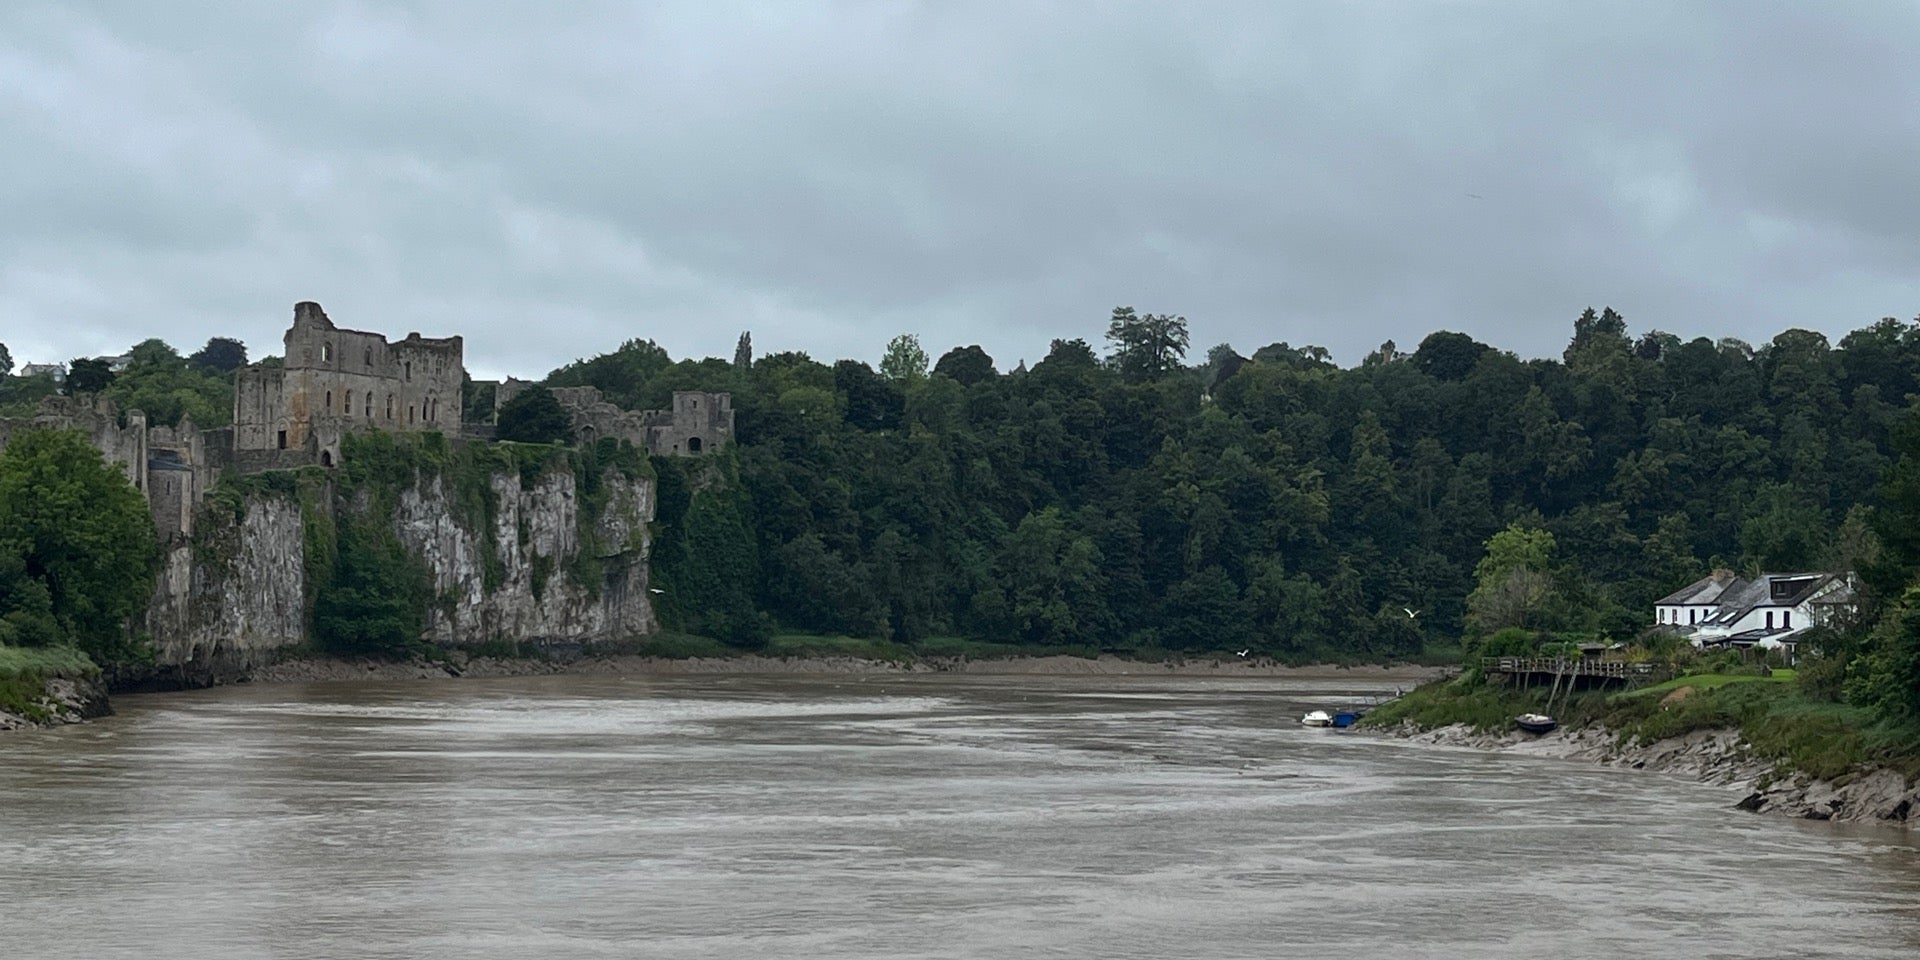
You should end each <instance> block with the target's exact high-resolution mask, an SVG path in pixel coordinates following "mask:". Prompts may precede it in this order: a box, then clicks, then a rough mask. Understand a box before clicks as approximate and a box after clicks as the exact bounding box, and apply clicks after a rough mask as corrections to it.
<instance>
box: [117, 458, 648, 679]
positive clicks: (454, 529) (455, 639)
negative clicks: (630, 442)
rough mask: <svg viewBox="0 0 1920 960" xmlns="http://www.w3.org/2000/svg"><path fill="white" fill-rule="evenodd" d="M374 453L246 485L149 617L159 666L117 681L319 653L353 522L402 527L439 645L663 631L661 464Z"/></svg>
mask: <svg viewBox="0 0 1920 960" xmlns="http://www.w3.org/2000/svg"><path fill="white" fill-rule="evenodd" d="M373 442H374V443H375V444H376V445H375V446H374V447H373V448H370V449H366V450H362V451H361V453H362V454H363V455H364V456H366V457H367V458H368V460H369V461H372V462H373V464H374V466H373V467H371V468H368V469H363V470H358V471H356V470H354V469H352V461H349V468H348V469H343V470H338V471H328V470H323V469H320V468H306V469H303V470H300V471H283V472H279V473H271V474H261V475H256V476H250V477H244V478H229V479H228V481H227V482H226V483H225V485H224V486H223V487H222V488H221V489H220V490H219V491H217V492H216V495H214V496H213V497H210V498H209V499H208V502H207V504H206V505H205V507H204V508H203V513H202V514H201V516H200V517H199V519H198V522H197V524H196V528H195V532H194V534H193V536H192V538H191V539H190V540H180V541H176V542H174V543H173V544H171V545H169V548H168V550H167V551H166V554H165V558H164V563H163V567H162V570H161V573H160V577H159V584H158V589H157V590H156V592H155V597H154V601H153V605H152V607H151V608H150V610H149V613H148V617H147V622H146V627H147V632H148V635H149V638H150V642H151V649H152V651H153V663H152V666H151V669H147V670H138V671H133V672H132V673H130V674H126V675H122V676H119V677H116V678H115V679H116V681H117V682H119V683H120V684H121V685H123V686H124V685H140V684H143V683H145V684H156V685H158V684H165V685H172V684H204V683H218V682H223V681H227V680H233V679H238V678H242V677H245V676H246V675H247V674H248V673H249V672H250V671H251V669H252V668H254V667H257V666H259V665H261V664H263V663H268V662H272V661H273V660H275V659H279V658H280V657H282V656H284V655H285V654H287V653H288V652H290V651H294V650H311V649H313V648H314V647H315V646H316V643H315V639H316V638H315V637H314V635H313V632H312V623H313V617H312V614H313V610H314V603H315V599H316V594H317V593H319V592H320V591H324V590H326V589H328V585H327V584H328V574H327V570H328V567H327V566H326V565H327V563H328V562H329V559H328V558H329V557H330V556H331V555H332V553H333V551H334V550H335V549H336V547H337V540H336V538H337V537H338V536H339V535H340V534H339V531H340V529H341V527H342V526H343V525H345V524H347V523H367V522H370V523H373V524H375V525H377V526H381V527H384V528H387V529H390V530H391V533H392V535H393V537H394V538H395V539H397V541H398V543H399V545H400V547H401V548H403V549H404V551H405V553H406V554H407V555H408V557H409V558H410V559H411V560H412V561H413V562H415V563H417V565H418V568H419V569H420V571H421V574H422V579H423V580H424V581H425V582H428V583H430V584H431V598H430V599H428V600H426V601H423V602H424V603H425V610H424V623H425V630H424V634H423V636H422V639H423V640H425V641H426V642H428V643H431V644H435V645H438V646H442V647H471V646H478V645H482V644H488V643H493V642H499V641H506V642H513V643H532V644H536V645H572V644H581V643H604V642H609V641H620V640H627V639H630V638H633V637H636V636H640V635H644V634H648V633H652V632H654V631H655V630H656V629H657V626H656V621H655V617H654V611H653V606H652V603H651V599H650V597H649V595H648V590H647V584H648V576H647V570H648V558H649V554H650V547H651V540H650V533H649V527H648V524H649V522H650V521H652V519H653V515H654V481H653V478H652V476H651V471H650V470H649V469H648V468H647V466H646V460H645V458H644V457H639V456H636V455H634V454H633V452H632V451H631V450H630V448H620V450H618V451H616V452H618V453H620V454H621V456H619V457H618V458H616V459H615V460H614V461H613V462H608V461H607V460H605V459H604V458H597V457H596V455H595V454H594V453H593V452H592V451H562V450H559V448H551V449H522V450H516V451H506V452H502V451H500V450H496V449H494V448H492V447H491V446H476V447H475V448H473V449H472V450H467V449H462V450H459V451H450V450H448V449H447V448H446V447H445V446H437V447H428V448H427V449H426V451H425V453H424V454H423V453H422V451H421V450H419V449H409V448H406V447H405V446H401V447H397V448H396V447H395V446H393V445H392V442H391V441H388V440H378V441H373ZM608 443H611V441H608ZM609 449H612V448H609ZM602 453H603V454H605V451H602Z"/></svg>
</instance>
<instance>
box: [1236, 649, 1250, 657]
mask: <svg viewBox="0 0 1920 960" xmlns="http://www.w3.org/2000/svg"><path fill="white" fill-rule="evenodd" d="M1252 652H1253V648H1252V647H1248V648H1246V649H1245V650H1242V651H1240V652H1239V653H1238V654H1237V656H1242V657H1244V656H1246V655H1247V654H1249V653H1252Z"/></svg>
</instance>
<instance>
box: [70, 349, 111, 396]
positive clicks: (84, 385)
mask: <svg viewBox="0 0 1920 960" xmlns="http://www.w3.org/2000/svg"><path fill="white" fill-rule="evenodd" d="M113 379H114V373H113V367H112V365H110V364H108V363H107V361H105V360H103V359H101V358H99V357H80V358H78V359H75V360H74V361H73V362H72V363H69V364H67V392H69V393H100V392H101V391H103V390H105V389H107V388H108V387H110V386H112V385H113Z"/></svg>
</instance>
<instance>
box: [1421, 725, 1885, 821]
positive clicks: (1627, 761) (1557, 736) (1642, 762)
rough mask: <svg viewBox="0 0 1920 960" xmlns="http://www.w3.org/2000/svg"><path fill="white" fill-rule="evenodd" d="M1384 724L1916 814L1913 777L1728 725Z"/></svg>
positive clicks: (1845, 814) (1815, 808)
mask: <svg viewBox="0 0 1920 960" xmlns="http://www.w3.org/2000/svg"><path fill="white" fill-rule="evenodd" d="M1384 732H1385V733H1387V734H1389V735H1393V736H1400V737H1404V738H1406V739H1408V740H1412V741H1414V742H1417V743H1429V744H1438V745H1445V746H1454V747H1472V748H1476V749H1482V750H1500V751H1505V752H1509V753H1517V754H1527V755H1532V756H1540V757H1557V758H1562V759H1568V760H1585V761H1590V762H1593V763H1600V764H1605V765H1608V766H1616V767H1631V768H1634V769H1638V770H1650V771H1654V772H1658V773H1664V774H1669V775H1674V776H1682V777H1688V778H1691V779H1694V780H1698V781H1701V782H1703V783H1711V784H1718V785H1723V786H1729V787H1735V788H1738V789H1736V790H1735V791H1734V793H1737V794H1738V795H1739V796H1738V798H1737V799H1736V800H1735V801H1734V805H1735V806H1736V807H1738V808H1740V809H1742V810H1749V811H1752V812H1755V813H1765V814H1772V815H1776V816H1784V817H1797V818H1801V819H1806V820H1834V821H1841V822H1850V823H1882V824H1895V825H1907V824H1909V823H1910V822H1911V821H1912V820H1915V819H1920V817H1916V814H1920V784H1916V783H1914V782H1912V781H1910V780H1908V778H1907V777H1906V776H1905V775H1904V774H1902V773H1900V772H1899V771H1896V770H1888V769H1876V770H1868V771H1859V772H1856V773H1853V774H1849V775H1847V776H1843V777H1838V778H1835V779H1833V780H1823V779H1819V778H1816V777H1812V776H1808V775H1807V774H1804V773H1799V772H1796V771H1782V770H1780V769H1778V766H1777V765H1776V764H1775V763H1774V762H1773V761H1770V760H1766V759H1763V758H1758V757H1755V756H1753V755H1752V752H1751V751H1750V750H1749V749H1748V748H1747V745H1746V743H1745V742H1744V741H1743V740H1742V739H1741V738H1740V735H1739V734H1738V733H1737V732H1736V731H1732V730H1699V731H1695V732H1693V733H1689V734H1686V735H1684V736H1679V737H1670V738H1668V739H1664V740H1655V741H1653V742H1651V743H1641V742H1639V741H1637V740H1633V739H1631V738H1625V739H1623V738H1621V737H1620V736H1619V735H1617V734H1615V733H1614V732H1613V731H1611V730H1607V729H1605V728H1603V727H1587V728H1584V729H1579V730H1566V729H1560V730H1555V731H1553V732H1552V733H1548V734H1544V735H1540V736H1534V735H1532V734H1527V733H1522V732H1520V731H1517V730H1514V731H1507V732H1503V733H1478V732H1475V731H1474V730H1473V729H1472V728H1471V727H1469V726H1467V725H1466V724H1454V725H1452V726H1446V727H1439V728H1436V729H1433V730H1425V731H1419V730H1415V729H1413V728H1411V727H1401V728H1398V729H1390V730H1387V731H1384Z"/></svg>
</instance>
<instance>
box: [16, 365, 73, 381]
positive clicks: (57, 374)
mask: <svg viewBox="0 0 1920 960" xmlns="http://www.w3.org/2000/svg"><path fill="white" fill-rule="evenodd" d="M19 376H22V377H42V376H44V377H52V378H53V382H54V383H65V382H67V365H66V364H64V363H29V364H27V365H26V366H24V367H21V368H20V370H19Z"/></svg>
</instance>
